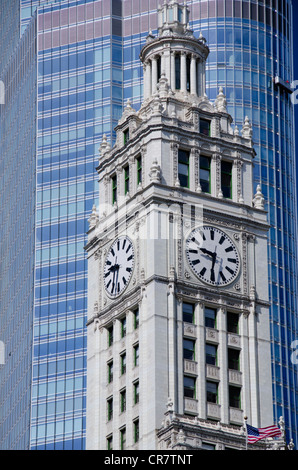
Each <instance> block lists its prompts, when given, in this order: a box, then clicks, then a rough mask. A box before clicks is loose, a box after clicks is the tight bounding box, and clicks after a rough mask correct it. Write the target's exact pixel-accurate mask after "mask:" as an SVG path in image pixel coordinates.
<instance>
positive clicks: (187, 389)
mask: <svg viewBox="0 0 298 470" xmlns="http://www.w3.org/2000/svg"><path fill="white" fill-rule="evenodd" d="M183 385H184V396H185V397H187V398H196V379H195V378H194V377H188V376H186V375H185V376H184V378H183Z"/></svg>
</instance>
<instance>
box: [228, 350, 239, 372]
mask: <svg viewBox="0 0 298 470" xmlns="http://www.w3.org/2000/svg"><path fill="white" fill-rule="evenodd" d="M239 359H240V351H238V350H237V349H228V368H229V369H232V370H240V361H239Z"/></svg>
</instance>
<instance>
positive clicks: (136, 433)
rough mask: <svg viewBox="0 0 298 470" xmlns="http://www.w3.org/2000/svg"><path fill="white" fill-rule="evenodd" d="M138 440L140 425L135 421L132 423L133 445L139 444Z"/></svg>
mask: <svg viewBox="0 0 298 470" xmlns="http://www.w3.org/2000/svg"><path fill="white" fill-rule="evenodd" d="M139 438H140V425H139V420H138V419H136V420H135V421H134V422H133V440H134V443H135V444H136V443H137V442H139Z"/></svg>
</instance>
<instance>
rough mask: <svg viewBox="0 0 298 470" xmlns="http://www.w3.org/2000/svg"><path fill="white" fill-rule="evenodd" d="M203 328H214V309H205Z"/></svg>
mask: <svg viewBox="0 0 298 470" xmlns="http://www.w3.org/2000/svg"><path fill="white" fill-rule="evenodd" d="M205 326H207V327H208V328H216V309H215V308H208V307H205Z"/></svg>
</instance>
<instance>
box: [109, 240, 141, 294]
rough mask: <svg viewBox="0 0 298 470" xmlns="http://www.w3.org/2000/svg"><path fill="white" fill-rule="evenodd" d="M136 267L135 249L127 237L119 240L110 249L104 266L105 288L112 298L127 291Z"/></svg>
mask: <svg viewBox="0 0 298 470" xmlns="http://www.w3.org/2000/svg"><path fill="white" fill-rule="evenodd" d="M133 266H134V248H133V244H132V242H131V240H130V239H129V238H128V237H126V236H123V237H119V238H117V239H116V240H115V241H114V243H113V244H112V246H111V247H110V249H109V252H108V254H107V257H106V261H105V265H104V286H105V289H106V292H107V293H108V294H109V295H110V296H111V297H117V296H118V295H120V294H122V292H123V291H124V290H125V289H126V287H127V285H128V283H129V281H130V278H131V276H132V272H133Z"/></svg>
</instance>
